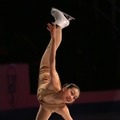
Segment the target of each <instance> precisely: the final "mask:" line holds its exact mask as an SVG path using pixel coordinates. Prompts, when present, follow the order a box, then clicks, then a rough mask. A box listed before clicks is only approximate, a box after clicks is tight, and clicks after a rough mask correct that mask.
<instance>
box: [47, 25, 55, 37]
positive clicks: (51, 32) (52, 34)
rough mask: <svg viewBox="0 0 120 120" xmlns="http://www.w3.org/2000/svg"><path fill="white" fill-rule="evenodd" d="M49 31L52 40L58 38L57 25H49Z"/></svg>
mask: <svg viewBox="0 0 120 120" xmlns="http://www.w3.org/2000/svg"><path fill="white" fill-rule="evenodd" d="M47 30H48V31H49V32H50V35H51V38H54V39H55V38H56V25H55V24H54V23H53V24H50V23H48V24H47Z"/></svg>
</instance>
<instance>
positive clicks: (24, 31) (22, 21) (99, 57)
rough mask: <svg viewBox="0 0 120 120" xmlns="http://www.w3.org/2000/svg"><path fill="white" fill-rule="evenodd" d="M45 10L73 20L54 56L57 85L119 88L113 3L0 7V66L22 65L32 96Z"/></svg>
mask: <svg viewBox="0 0 120 120" xmlns="http://www.w3.org/2000/svg"><path fill="white" fill-rule="evenodd" d="M51 7H56V8H58V9H60V10H62V11H64V12H66V13H68V14H70V15H72V16H73V17H75V21H71V23H70V26H69V27H67V28H65V29H63V41H62V43H61V46H60V48H59V49H58V51H57V70H58V72H59V75H60V78H61V82H62V84H64V83H66V82H67V83H70V82H73V83H76V84H78V85H79V87H80V89H81V91H98V90H113V89H120V84H119V80H120V40H119V39H120V22H119V21H120V1H119V0H74V1H73V0H59V1H58V0H39V1H33V0H24V1H20V0H17V1H3V2H1V3H0V9H1V10H0V13H1V14H0V64H6V63H27V64H29V68H30V85H31V86H30V88H31V93H36V89H37V79H38V70H39V61H40V59H41V57H42V54H43V52H44V50H45V48H46V46H47V44H48V42H49V39H50V35H49V32H48V31H47V29H46V26H47V23H48V22H53V21H54V19H53V17H52V16H51V14H50V10H51Z"/></svg>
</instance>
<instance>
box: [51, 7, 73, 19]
mask: <svg viewBox="0 0 120 120" xmlns="http://www.w3.org/2000/svg"><path fill="white" fill-rule="evenodd" d="M52 9H56V10H58V11H60V12H62V13H63V14H64V15H65V17H66V18H67V19H68V20H69V21H70V20H75V18H74V17H72V16H71V15H69V14H67V13H65V12H63V11H61V10H59V9H57V8H54V7H52Z"/></svg>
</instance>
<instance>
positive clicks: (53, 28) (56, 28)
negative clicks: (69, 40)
mask: <svg viewBox="0 0 120 120" xmlns="http://www.w3.org/2000/svg"><path fill="white" fill-rule="evenodd" d="M51 14H52V16H53V17H54V19H55V22H54V23H53V24H50V23H48V25H47V29H48V31H49V32H50V35H51V39H50V42H49V44H48V46H47V48H46V50H45V52H44V54H43V56H42V59H41V62H40V73H39V79H38V90H37V97H38V101H39V103H40V107H39V110H38V113H37V116H36V120H48V119H49V117H50V116H51V115H52V113H53V112H55V113H57V114H59V115H61V116H62V117H63V118H64V119H65V120H73V119H72V117H71V115H70V112H69V109H68V107H67V105H66V104H69V103H73V102H74V101H75V100H76V99H77V98H78V97H79V95H80V90H79V88H78V86H77V85H75V84H73V83H70V84H68V85H66V86H63V87H61V83H60V78H59V75H58V73H57V71H56V51H57V49H58V47H59V45H60V43H61V39H62V29H63V28H65V27H67V26H68V25H69V22H70V20H71V19H73V18H72V17H71V16H69V15H67V14H65V13H63V12H62V11H60V10H58V9H55V8H52V10H51ZM65 15H67V17H68V18H66V17H65Z"/></svg>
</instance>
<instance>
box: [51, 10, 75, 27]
mask: <svg viewBox="0 0 120 120" xmlns="http://www.w3.org/2000/svg"><path fill="white" fill-rule="evenodd" d="M51 15H52V16H53V17H54V19H55V24H57V25H58V26H60V27H61V28H65V27H67V26H68V25H69V24H70V20H74V19H75V18H73V17H72V16H70V15H68V14H66V13H65V12H62V11H60V10H58V9H56V8H52V10H51Z"/></svg>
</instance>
